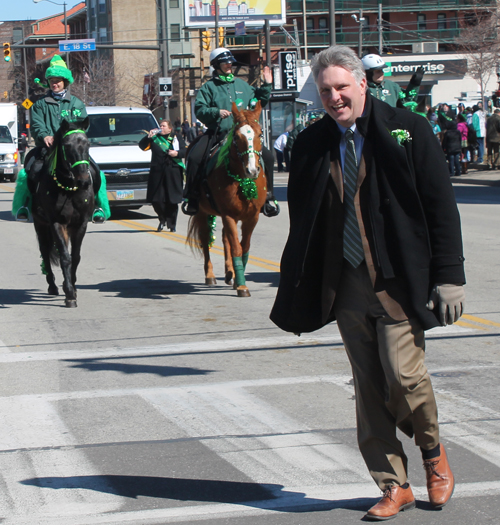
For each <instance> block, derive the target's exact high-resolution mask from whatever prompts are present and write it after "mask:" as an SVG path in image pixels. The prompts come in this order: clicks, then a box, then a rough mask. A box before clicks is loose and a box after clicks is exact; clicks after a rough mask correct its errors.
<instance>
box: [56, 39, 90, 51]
mask: <svg viewBox="0 0 500 525" xmlns="http://www.w3.org/2000/svg"><path fill="white" fill-rule="evenodd" d="M72 51H95V38H83V39H81V40H59V52H60V53H71V52H72Z"/></svg>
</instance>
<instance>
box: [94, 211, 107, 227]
mask: <svg viewBox="0 0 500 525" xmlns="http://www.w3.org/2000/svg"><path fill="white" fill-rule="evenodd" d="M99 212H101V213H102V215H96V213H99ZM92 222H93V223H94V224H102V223H104V222H106V216H105V215H104V210H103V209H102V208H95V210H94V211H93V212H92Z"/></svg>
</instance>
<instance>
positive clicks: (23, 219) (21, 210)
mask: <svg viewBox="0 0 500 525" xmlns="http://www.w3.org/2000/svg"><path fill="white" fill-rule="evenodd" d="M20 215H22V216H21V217H20ZM24 215H26V217H24ZM29 220H30V211H29V210H28V208H26V206H21V207H20V208H19V209H18V210H17V213H16V221H19V222H29Z"/></svg>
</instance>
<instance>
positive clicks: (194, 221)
mask: <svg viewBox="0 0 500 525" xmlns="http://www.w3.org/2000/svg"><path fill="white" fill-rule="evenodd" d="M206 217H207V216H206V215H204V214H201V213H197V214H196V215H194V216H193V217H191V218H190V219H189V224H188V234H187V238H186V244H187V245H188V246H189V247H190V248H191V251H192V252H193V253H194V254H195V255H202V254H203V241H204V235H203V229H204V228H203V223H206V221H207V218H206Z"/></svg>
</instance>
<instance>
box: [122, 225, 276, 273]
mask: <svg viewBox="0 0 500 525" xmlns="http://www.w3.org/2000/svg"><path fill="white" fill-rule="evenodd" d="M112 222H113V223H114V224H120V225H121V226H124V227H126V228H131V229H133V230H138V231H145V232H147V233H150V234H152V235H160V236H162V237H167V238H168V240H169V241H174V242H177V243H179V244H184V245H186V237H185V236H184V235H181V234H179V233H172V232H166V231H163V232H157V231H156V230H154V229H152V227H150V226H148V225H145V224H142V223H140V222H137V221H132V220H121V221H112ZM210 251H211V253H215V254H217V255H222V256H224V247H223V246H218V245H216V244H214V245H213V246H212V248H211V249H210ZM248 262H249V264H252V265H253V266H258V267H260V268H265V269H266V270H272V271H275V272H279V271H280V264H279V263H277V262H274V261H270V260H268V259H263V258H262V257H256V256H254V255H250V257H249V259H248Z"/></svg>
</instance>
